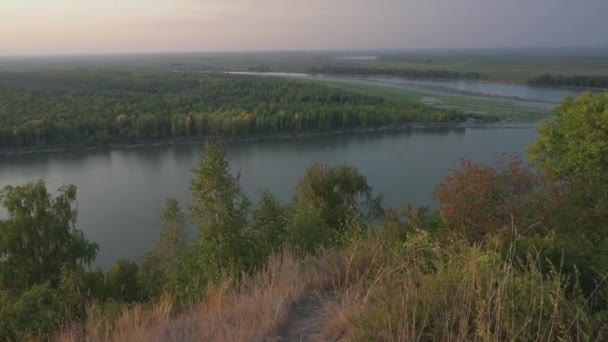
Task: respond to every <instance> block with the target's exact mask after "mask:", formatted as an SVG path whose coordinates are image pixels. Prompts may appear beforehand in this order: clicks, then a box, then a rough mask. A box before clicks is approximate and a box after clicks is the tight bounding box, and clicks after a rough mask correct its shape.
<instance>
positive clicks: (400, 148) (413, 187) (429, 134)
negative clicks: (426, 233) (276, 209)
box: [0, 127, 536, 267]
mask: <svg viewBox="0 0 608 342" xmlns="http://www.w3.org/2000/svg"><path fill="white" fill-rule="evenodd" d="M535 136H536V131H535V130H534V129H533V128H507V127H502V128H434V129H411V130H404V131H398V132H369V133H358V134H343V135H333V136H316V137H306V138H298V139H291V140H264V141H255V142H233V143H229V144H228V145H227V152H228V156H229V158H230V163H231V168H232V170H233V171H234V172H238V171H240V172H241V183H242V186H243V188H244V190H245V191H246V192H247V193H248V194H249V195H250V196H251V197H252V199H254V200H255V199H256V198H257V197H258V194H259V192H260V190H262V189H264V188H268V189H269V190H270V191H272V192H273V193H274V194H276V196H277V197H278V198H280V199H281V200H283V201H289V200H290V199H291V197H292V196H293V193H294V188H295V186H296V183H297V181H298V179H299V178H300V177H301V176H302V175H303V174H304V172H305V170H306V168H307V167H308V166H310V165H311V164H312V163H314V162H316V161H320V162H324V163H328V164H337V163H342V162H347V163H351V164H353V165H354V166H356V167H357V168H358V169H359V170H360V171H361V172H362V173H363V174H364V175H365V176H367V178H368V180H369V183H370V184H371V185H372V186H373V188H374V190H375V191H376V192H377V193H379V194H382V195H383V197H384V201H385V204H386V205H387V206H390V207H395V208H397V207H399V206H400V205H401V204H402V203H403V202H405V201H411V202H412V203H414V204H417V205H431V206H432V205H433V190H434V188H435V186H436V185H437V184H438V183H439V182H441V181H442V179H444V177H445V176H446V175H447V174H448V172H449V170H450V169H453V168H458V166H459V161H460V159H461V158H467V159H473V160H476V161H490V160H493V159H495V158H496V157H497V156H499V155H500V154H503V153H509V154H522V153H523V152H524V149H525V147H526V146H527V145H528V144H529V143H530V142H531V141H532V140H533V139H534V138H535ZM201 153H202V148H201V146H200V145H180V146H164V147H158V146H156V147H141V148H135V149H125V150H111V151H88V152H72V153H52V154H35V155H24V156H17V157H0V186H5V185H9V184H21V183H24V182H28V181H31V180H35V179H44V180H45V181H46V182H47V185H48V186H49V187H50V188H51V189H56V188H58V187H59V186H60V185H62V184H75V185H77V186H78V208H79V220H78V224H77V226H78V227H79V228H80V229H81V230H83V231H84V232H85V234H86V236H87V238H88V239H90V240H92V241H95V242H97V243H99V244H100V252H99V256H98V259H97V265H98V266H100V267H107V266H108V265H110V264H111V263H112V262H114V261H115V260H116V259H118V258H129V259H134V260H139V259H140V258H141V257H142V256H143V255H144V254H145V253H146V251H148V250H149V249H150V248H151V246H152V244H153V241H154V240H155V239H157V237H158V234H159V231H160V224H159V219H158V214H159V211H160V209H161V206H162V203H163V201H164V199H166V198H168V197H175V198H177V199H179V200H180V201H181V202H182V203H183V205H184V206H186V207H187V203H188V185H189V181H190V177H191V169H192V168H193V166H194V165H195V163H196V161H197V160H198V158H199V157H200V155H201ZM2 215H3V214H2V213H0V216H2Z"/></svg>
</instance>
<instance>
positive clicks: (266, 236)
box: [251, 191, 288, 260]
mask: <svg viewBox="0 0 608 342" xmlns="http://www.w3.org/2000/svg"><path fill="white" fill-rule="evenodd" d="M287 219H288V217H287V208H285V207H283V206H282V205H281V203H279V201H278V200H277V199H276V198H275V197H274V196H273V195H272V194H271V193H270V192H269V191H263V192H262V196H261V197H260V203H259V205H258V208H257V209H256V210H254V212H253V222H252V224H251V229H252V232H251V236H252V238H253V239H254V240H255V241H256V243H257V246H258V247H257V249H258V252H259V253H260V257H261V259H262V260H265V259H266V258H267V257H268V256H270V255H271V254H272V253H275V252H278V251H279V250H280V249H281V247H283V244H284V243H285V240H286V234H287V232H286V226H287Z"/></svg>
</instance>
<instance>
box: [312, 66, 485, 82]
mask: <svg viewBox="0 0 608 342" xmlns="http://www.w3.org/2000/svg"><path fill="white" fill-rule="evenodd" d="M311 72H312V73H317V74H346V75H389V76H401V77H409V78H435V79H465V80H478V79H480V78H481V74H480V73H478V72H459V71H450V70H435V69H406V68H382V67H363V66H351V65H327V66H322V67H313V68H312V69H311Z"/></svg>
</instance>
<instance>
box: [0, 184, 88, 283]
mask: <svg viewBox="0 0 608 342" xmlns="http://www.w3.org/2000/svg"><path fill="white" fill-rule="evenodd" d="M75 200H76V187H75V186H73V185H70V186H63V187H61V188H60V189H59V190H58V195H57V197H56V198H54V199H52V198H51V196H50V195H49V193H48V192H47V189H46V186H45V184H44V182H43V181H37V182H33V183H28V184H26V185H23V186H15V187H13V186H8V187H5V188H4V189H3V190H2V191H0V201H1V203H2V205H3V206H4V208H6V210H7V212H8V219H7V220H4V221H0V289H3V288H4V289H12V290H17V291H20V290H25V289H27V288H29V287H30V286H32V285H35V284H44V283H46V282H50V283H51V284H53V285H56V284H57V283H58V282H59V278H60V274H61V270H62V268H67V269H77V268H79V267H82V266H87V265H90V264H91V262H92V261H93V260H94V258H95V256H96V254H97V250H98V246H97V244H94V243H91V242H89V241H88V240H87V239H85V237H84V235H83V233H82V232H81V231H80V230H78V229H76V227H75V224H76V217H77V210H76V209H75V208H74V207H73V203H74V201H75Z"/></svg>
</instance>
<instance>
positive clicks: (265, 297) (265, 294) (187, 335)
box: [59, 233, 606, 341]
mask: <svg viewBox="0 0 608 342" xmlns="http://www.w3.org/2000/svg"><path fill="white" fill-rule="evenodd" d="M516 249H517V246H516V245H515V244H513V245H512V246H511V247H510V248H509V249H508V250H506V251H504V250H500V249H498V248H488V247H483V246H470V245H468V244H466V243H464V242H459V241H452V242H451V243H449V244H447V245H440V244H438V243H436V242H434V241H433V240H432V239H431V238H429V236H428V235H426V234H424V233H419V234H416V235H414V236H412V237H410V239H408V242H407V243H406V244H401V243H396V242H386V241H371V240H367V241H360V242H357V243H353V244H351V245H350V246H348V247H346V248H343V249H341V250H339V251H333V252H332V251H329V252H323V253H320V254H319V255H317V256H314V257H313V256H309V257H305V258H296V257H294V255H293V254H291V253H284V254H282V255H278V256H274V257H273V258H272V259H271V260H270V261H269V263H268V266H267V267H266V268H265V269H264V270H263V271H261V272H260V273H258V274H257V275H255V276H253V277H245V278H244V279H243V280H242V281H240V282H239V283H238V284H237V283H236V282H233V281H227V282H226V283H224V285H222V286H220V287H217V288H214V289H212V290H210V291H209V293H208V294H207V296H205V298H206V299H205V300H204V301H202V302H201V303H197V304H196V305H194V306H192V307H191V308H190V309H188V310H187V311H185V312H181V313H179V314H175V313H174V312H173V311H174V310H173V305H172V301H171V299H170V298H168V297H165V298H164V299H162V300H161V301H160V302H159V303H157V304H155V305H152V306H143V305H139V306H135V307H132V308H128V309H125V310H123V311H119V312H118V314H116V315H109V317H114V318H113V319H108V318H107V317H108V315H104V316H103V317H101V316H99V315H97V316H96V315H94V314H91V315H90V316H89V320H88V321H87V322H86V324H85V325H84V326H82V327H74V328H72V329H69V330H68V331H66V332H64V333H63V334H62V335H61V336H60V337H59V340H62V341H80V340H89V341H194V340H196V341H261V340H281V338H282V337H283V338H284V336H282V334H283V333H284V331H282V330H284V329H286V328H288V327H292V326H293V324H290V322H292V323H293V320H297V319H299V318H298V317H297V315H294V303H302V302H304V301H306V300H307V299H306V298H309V297H310V296H318V298H319V300H317V301H315V303H317V304H315V305H316V306H317V307H315V308H314V309H315V313H314V317H313V320H314V322H312V323H311V324H314V325H315V328H314V329H312V330H311V331H313V332H314V334H315V335H314V336H308V338H310V339H316V340H328V341H337V340H355V341H356V340H362V341H369V340H374V341H377V340H382V341H506V340H510V341H590V340H601V339H602V338H604V333H605V329H606V328H605V327H604V326H602V324H601V323H600V321H599V320H598V319H596V317H594V314H593V312H592V310H590V308H589V307H588V303H589V302H590V298H585V297H583V296H582V295H581V293H580V291H578V287H577V284H576V281H575V280H574V277H573V275H566V274H562V273H561V272H560V271H559V267H554V268H553V271H551V272H548V273H547V272H546V271H544V272H543V271H542V270H544V269H547V268H549V269H551V267H550V266H548V265H544V263H545V261H544V260H541V259H540V258H539V257H538V255H531V256H529V257H524V258H518V257H516V255H517V254H518V253H516ZM93 311H94V309H93ZM309 323H310V322H309Z"/></svg>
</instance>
